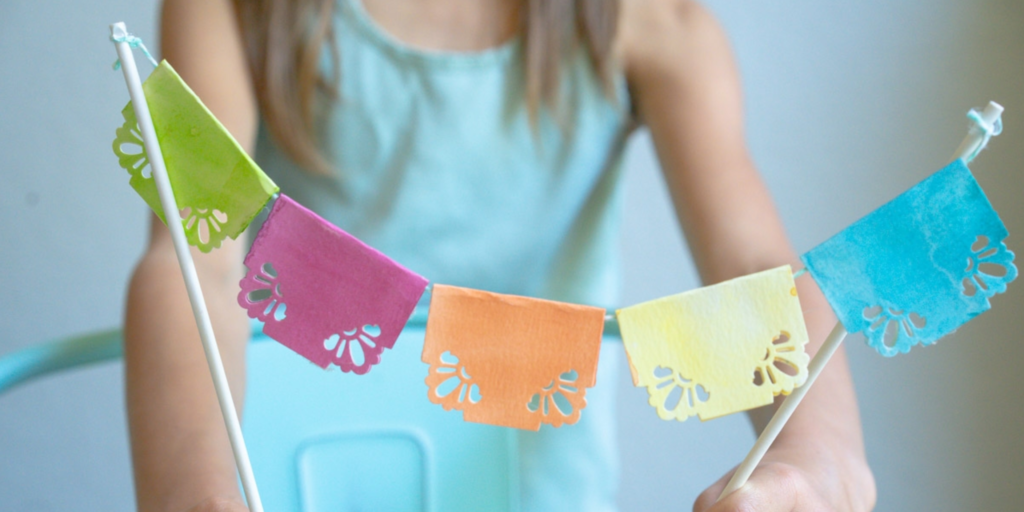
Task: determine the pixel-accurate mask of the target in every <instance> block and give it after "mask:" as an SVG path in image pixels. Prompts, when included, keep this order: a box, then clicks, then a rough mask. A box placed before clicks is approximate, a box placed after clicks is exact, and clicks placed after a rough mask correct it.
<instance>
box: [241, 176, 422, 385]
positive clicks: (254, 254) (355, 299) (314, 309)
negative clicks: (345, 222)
mask: <svg viewBox="0 0 1024 512" xmlns="http://www.w3.org/2000/svg"><path fill="white" fill-rule="evenodd" d="M245 266H246V267H247V268H248V269H249V271H248V274H246V276H245V278H244V279H242V281H241V283H240V285H241V287H242V291H241V292H240V293H239V294H238V303H239V304H240V305H241V306H242V307H243V308H245V309H246V310H247V311H248V313H249V316H250V317H252V318H255V319H258V320H260V321H262V322H264V325H263V332H264V334H266V335H267V336H269V337H271V338H273V339H274V340H277V341H278V342H280V343H281V344H283V345H285V346H287V347H288V348H290V349H292V350H294V351H295V352H298V353H299V354H300V355H302V356H303V357H305V358H306V359H309V360H310V361H312V362H313V363H314V364H316V365H317V366H319V367H321V368H327V367H328V366H329V365H331V364H335V365H337V366H339V367H340V368H341V370H342V371H344V372H355V373H357V374H364V373H366V372H367V371H369V369H370V367H371V366H373V365H375V364H377V363H379V362H380V358H381V353H382V352H383V351H384V349H385V348H391V347H393V346H394V344H395V340H396V339H398V335H399V334H400V333H401V332H402V328H403V327H404V326H405V324H406V322H407V321H408V320H409V316H410V315H411V314H412V311H413V309H414V308H415V307H416V303H417V302H418V301H419V299H420V297H421V296H422V295H423V292H424V290H425V289H426V287H427V280H426V279H424V278H423V277H421V276H419V275H417V274H416V273H414V272H412V271H410V270H407V269H406V268H404V267H402V266H401V265H399V264H398V263H396V262H394V261H393V260H391V259H390V258H388V257H387V256H384V255H383V254H381V253H380V252H378V251H377V250H375V249H373V248H372V247H369V246H368V245H366V244H364V243H363V242H361V241H359V240H358V239H357V238H355V237H353V236H352V235H350V234H348V233H346V232H344V231H342V230H341V229H339V228H338V227H336V226H334V225H332V224H331V223H329V222H327V221H325V220H324V219H322V218H320V217H319V216H318V215H316V214H315V213H313V212H311V211H309V210H308V209H306V208H305V207H303V206H302V205H300V204H298V203H296V202H295V201H294V200H293V199H291V198H290V197H288V196H286V195H284V194H281V195H280V197H278V199H277V201H276V202H275V203H274V206H273V208H272V209H271V211H270V215H269V216H268V217H267V221H266V222H265V223H264V224H263V227H262V228H261V229H260V232H259V234H257V235H256V240H255V241H254V242H253V244H252V248H251V249H250V250H249V254H248V255H247V256H246V257H245Z"/></svg>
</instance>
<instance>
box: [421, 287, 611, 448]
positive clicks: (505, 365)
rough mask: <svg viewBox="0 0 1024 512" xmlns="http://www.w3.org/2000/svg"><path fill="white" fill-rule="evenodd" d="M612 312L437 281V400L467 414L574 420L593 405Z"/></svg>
mask: <svg viewBox="0 0 1024 512" xmlns="http://www.w3.org/2000/svg"><path fill="white" fill-rule="evenodd" d="M604 315H605V311H604V309H601V308H596V307H591V306H579V305H574V304H566V303H562V302H554V301H549V300H542V299H533V298H528V297H517V296H513V295H502V294H498V293H491V292H485V291H480V290H470V289H467V288H460V287H457V286H446V285H440V284H435V285H434V290H433V294H432V297H431V299H430V314H429V316H428V319H427V333H426V339H425V340H424V343H423V362H424V363H427V364H428V365H430V372H429V374H428V375H427V378H426V382H427V387H428V388H429V390H428V391H427V394H428V397H429V398H430V401H431V402H433V403H435V404H440V405H441V406H443V407H444V408H445V410H451V409H457V410H460V411H462V414H463V418H464V419H465V420H466V421H473V422H477V423H488V424H492V425H500V426H505V427H514V428H521V429H531V430H538V429H540V425H541V423H547V424H550V425H552V426H555V427H558V426H561V425H563V424H573V423H576V421H578V420H579V418H580V411H581V410H582V409H583V408H584V407H585V406H586V404H587V402H586V398H585V395H586V388H588V387H593V386H594V383H595V379H596V376H597V375H596V374H597V358H598V353H599V352H600V350H601V336H602V333H603V330H604Z"/></svg>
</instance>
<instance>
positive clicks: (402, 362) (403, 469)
mask: <svg viewBox="0 0 1024 512" xmlns="http://www.w3.org/2000/svg"><path fill="white" fill-rule="evenodd" d="M424 326H425V316H424V315H422V314H419V315H414V317H413V319H412V320H410V322H409V325H408V326H407V327H406V329H405V331H404V332H403V333H402V335H401V337H400V338H399V340H398V342H397V343H396V344H395V348H394V349H393V350H389V351H386V352H385V353H384V358H383V361H382V364H380V365H379V366H376V367H374V368H373V369H372V370H371V371H370V372H369V373H368V374H367V375H363V376H356V375H352V374H343V373H341V372H340V371H338V370H337V369H335V370H334V371H323V370H321V369H319V368H317V367H316V366H313V365H312V364H311V363H309V362H307V361H306V360H305V359H302V358H301V357H299V356H298V355H296V354H295V353H294V352H292V351H290V350H289V349H287V348H285V347H284V346H282V345H280V344H278V343H275V342H272V340H270V339H269V338H267V337H266V336H263V335H262V333H261V332H259V331H258V330H255V331H254V332H253V342H252V345H251V346H250V347H249V355H248V358H249V368H248V371H249V380H248V389H247V393H246V406H245V416H244V418H243V425H244V427H243V428H244V432H245V439H246V444H247V445H248V448H249V455H250V458H251V459H252V465H253V471H254V473H255V474H256V481H257V483H258V484H259V486H260V495H261V497H262V498H263V503H264V507H265V509H266V510H268V511H273V512H283V511H303V512H320V511H327V510H330V511H339V510H345V511H348V510H351V511H356V510H387V511H444V512H448V511H462V510H465V511H470V510H472V511H477V510H487V511H511V510H518V508H519V507H518V498H519V480H518V471H519V462H518V460H517V453H518V450H517V437H516V433H515V431H514V430H512V429H506V428H500V427H493V426H489V425H480V424H475V423H466V422H463V421H462V415H461V414H460V413H457V412H446V411H444V410H443V409H442V408H441V407H440V406H438V405H434V404H432V403H430V402H429V401H428V400H427V397H426V392H427V387H426V384H425V383H424V378H425V377H426V375H427V365H426V364H424V363H422V362H421V361H420V352H421V350H422V347H423V334H424ZM121 355H122V339H121V331H119V330H110V331H104V332H100V333H95V334H90V335H86V336H79V337H75V338H69V339H65V340H60V341H56V342H52V343H46V344H41V345H37V346H33V347H29V348H26V349H24V350H21V351H19V352H15V353H13V354H9V355H7V356H4V357H0V394H2V393H3V392H5V391H8V390H10V389H12V388H14V387H15V386H18V385H20V384H24V383H25V382H27V381H29V380H31V379H34V378H36V377H41V376H44V375H46V374H51V373H56V372H60V371H65V370H70V369H73V368H76V367H80V366H85V365H89V364H95V363H102V362H110V361H114V360H117V359H120V357H121Z"/></svg>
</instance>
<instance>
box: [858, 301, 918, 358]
mask: <svg viewBox="0 0 1024 512" xmlns="http://www.w3.org/2000/svg"><path fill="white" fill-rule="evenodd" d="M864 319H865V320H867V321H868V322H869V323H870V325H869V326H868V328H867V329H865V330H864V336H866V337H867V339H868V345H869V346H871V347H872V348H874V349H875V350H877V351H878V353H880V354H882V355H883V356H886V357H892V356H894V355H896V354H899V353H904V354H906V353H907V352H910V349H911V348H912V347H914V346H915V345H917V344H919V343H925V344H931V343H934V340H932V341H928V340H927V338H923V337H922V336H920V334H919V331H920V330H921V329H924V327H925V325H926V324H927V319H925V318H923V317H921V316H920V315H918V314H917V313H914V312H911V311H904V310H898V309H895V308H891V307H884V306H874V307H869V308H866V309H864Z"/></svg>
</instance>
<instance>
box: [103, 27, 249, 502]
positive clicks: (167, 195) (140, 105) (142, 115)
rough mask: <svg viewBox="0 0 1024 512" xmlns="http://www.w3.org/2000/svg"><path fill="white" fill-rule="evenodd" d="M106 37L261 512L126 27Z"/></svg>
mask: <svg viewBox="0 0 1024 512" xmlns="http://www.w3.org/2000/svg"><path fill="white" fill-rule="evenodd" d="M110 35H111V38H112V39H114V41H115V42H114V45H115V46H116V47H117V56H118V57H119V58H120V59H121V69H122V70H123V71H124V80H125V83H126V84H127V85H128V94H129V95H130V96H131V100H132V106H133V107H134V109H135V117H136V119H137V120H138V123H139V131H140V132H141V133H142V141H143V143H144V144H145V148H146V156H147V157H148V158H149V164H150V166H151V167H152V170H153V179H154V180H155V182H156V189H157V192H158V193H159V195H160V205H161V206H162V207H163V210H164V218H165V219H166V221H167V228H168V229H169V230H170V232H171V240H172V241H173V242H174V252H175V253H176V254H177V256H178V264H179V265H180V266H181V274H182V276H183V277H184V278H185V287H186V288H187V289H188V298H189V302H191V303H192V314H193V315H194V316H195V319H196V325H197V326H198V327H199V337H200V339H201V340H202V343H203V350H204V351H205V352H206V362H207V365H208V366H209V368H210V376H211V377H213V387H214V389H215V390H216V391H217V400H218V401H219V402H220V412H221V415H223V416H224V425H225V427H227V431H228V438H229V439H230V440H231V449H232V450H233V451H234V455H235V465H236V466H237V467H238V474H239V476H240V477H241V480H242V489H243V490H244V491H245V498H246V501H247V502H248V504H249V510H250V511H252V512H263V504H262V503H261V502H260V495H259V491H258V490H257V488H256V479H255V478H254V477H253V473H252V466H251V465H250V463H249V452H248V451H247V450H246V448H245V440H244V439H243V438H242V428H241V425H240V424H239V421H238V414H237V413H236V412H235V406H234V402H233V401H232V399H231V389H230V388H229V387H228V379H227V375H226V374H225V373H224V365H223V363H222V362H221V359H220V351H218V350H217V340H216V339H215V338H214V335H213V324H212V323H211V322H210V314H209V312H208V311H207V310H206V301H205V300H204V298H203V291H202V289H201V288H200V286H199V276H198V275H197V274H196V267H195V263H194V262H193V261H192V254H191V253H190V252H189V247H188V241H187V240H186V239H185V228H184V227H182V225H181V215H180V214H179V213H178V203H177V202H176V201H175V200H174V191H173V190H172V189H171V182H170V180H169V179H168V178H167V169H166V167H164V158H163V153H161V151H160V143H159V141H158V140H157V138H156V131H154V129H153V120H152V118H151V117H150V116H149V104H148V103H147V102H146V95H145V93H143V91H142V81H141V80H140V79H139V73H138V70H137V69H136V67H135V57H134V55H132V49H131V47H130V46H129V44H128V43H127V42H124V41H125V38H126V37H128V30H127V29H126V28H125V25H124V23H121V22H118V23H114V24H113V25H111V26H110Z"/></svg>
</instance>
